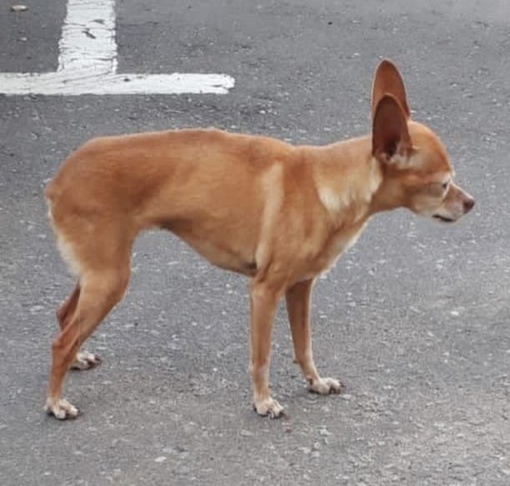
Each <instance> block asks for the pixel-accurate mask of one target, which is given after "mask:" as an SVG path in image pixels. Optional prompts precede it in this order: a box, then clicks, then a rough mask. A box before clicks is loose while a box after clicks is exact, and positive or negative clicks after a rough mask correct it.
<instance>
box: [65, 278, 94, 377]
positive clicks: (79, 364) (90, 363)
mask: <svg viewBox="0 0 510 486" xmlns="http://www.w3.org/2000/svg"><path fill="white" fill-rule="evenodd" d="M80 292H81V287H80V282H79V281H78V282H77V283H76V286H75V287H74V290H73V292H72V293H71V295H70V296H69V297H68V298H67V300H66V301H65V302H64V303H63V304H62V305H61V306H60V307H59V309H58V311H57V318H58V322H59V324H60V330H61V331H64V329H65V328H66V327H67V325H68V324H69V321H70V320H71V317H72V316H73V314H74V312H75V310H76V305H77V303H78V299H79V297H80ZM100 362H101V358H100V357H99V356H98V355H97V354H93V353H89V352H87V351H83V350H81V351H78V352H77V353H76V357H75V359H74V361H73V363H72V364H71V369H74V370H88V369H90V368H93V367H94V366H97V365H98V364H99V363H100Z"/></svg>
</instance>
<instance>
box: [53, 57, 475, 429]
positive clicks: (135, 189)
mask: <svg viewBox="0 0 510 486" xmlns="http://www.w3.org/2000/svg"><path fill="white" fill-rule="evenodd" d="M372 118H373V127H372V135H371V136H366V137H361V138H356V139H352V140H347V141H344V142H339V143H335V144H332V145H328V146H324V147H312V146H292V145H289V144H287V143H284V142H281V141H278V140H275V139H272V138H266V137H259V136H250V135H236V134H231V133H226V132H223V131H218V130H182V131H166V132H159V133H144V134H139V135H129V136H120V137H107V138H98V139H94V140H92V141H90V142H88V143H86V144H85V145H84V146H83V147H81V148H80V149H79V150H77V151H76V152H75V153H74V154H72V155H71V156H70V157H69V159H68V160H67V161H66V162H65V163H64V164H63V166H62V168H61V169H60V171H59V173H58V174H57V175H56V177H55V178H54V179H53V181H52V182H51V183H50V184H49V186H48V188H47V190H46V196H47V199H48V201H49V207H50V217H51V221H52V224H53V228H54V230H55V233H56V235H57V239H58V244H59V248H60V250H61V253H62V255H63V257H64V259H65V260H66V261H67V263H68V264H69V266H70V268H71V269H72V270H73V271H74V272H75V273H76V274H77V277H78V281H77V284H76V287H75V289H74V291H73V292H72V294H71V296H70V297H69V298H68V300H67V301H66V302H65V303H64V304H63V305H62V306H61V308H60V309H59V311H58V312H57V315H58V318H59V322H60V327H61V333H60V335H59V336H58V338H57V339H56V340H55V342H54V344H53V363H52V369H51V378H50V385H49V395H48V399H47V402H46V409H47V411H48V412H49V413H51V414H53V415H55V416H56V417H57V418H59V419H65V418H72V417H75V416H77V415H78V410H77V409H76V408H75V407H74V406H73V405H71V404H70V403H69V402H67V401H66V400H64V399H63V398H62V396H61V391H62V386H63V382H64V377H65V375H66V373H67V371H68V369H69V368H70V367H72V366H74V367H77V368H81V369H83V368H87V367H91V366H93V365H94V364H96V363H97V361H98V358H97V357H96V356H95V355H93V354H90V353H84V352H80V346H81V345H82V344H83V342H84V341H85V340H86V339H87V338H88V337H89V336H90V335H91V334H92V332H93V331H94V330H95V329H96V327H97V326H98V325H99V323H100V322H101V321H102V320H103V319H104V317H105V316H106V315H107V314H108V313H109V312H110V310H111V309H112V308H113V307H114V306H115V304H117V303H118V302H119V301H120V300H121V299H122V297H123V295H124V292H125V290H126V287H127V285H128V280H129V274H130V256H131V249H132V245H133V242H134V240H135V238H136V236H137V235H138V233H139V232H140V231H142V230H146V229H150V228H163V229H167V230H169V231H171V232H173V233H175V234H176V235H178V236H179V237H181V238H182V239H183V240H184V241H185V242H187V243H188V244H189V245H190V246H192V247H193V248H194V249H195V250H196V251H197V252H198V253H200V254H201V255H203V256H204V257H205V258H206V259H207V260H209V261H210V262H211V263H213V264H214V265H217V266H219V267H222V268H225V269H228V270H233V271H235V272H239V273H242V274H244V275H247V276H248V277H250V278H251V288H250V298H251V367H250V369H251V374H252V379H253V388H254V394H253V403H254V407H255V409H256V411H257V412H258V413H259V414H260V415H270V416H271V417H278V416H280V415H281V414H282V410H283V409H282V407H281V406H280V404H279V403H278V402H277V401H276V400H274V399H272V398H271V395H270V392H269V380H268V375H269V358H270V348H271V333H272V327H273V320H274V317H275V312H276V308H277V304H278V301H279V300H280V298H281V297H283V296H285V299H286V303H287V309H288V314H289V321H290V327H291V333H292V338H293V341H294V351H295V357H296V362H297V363H299V365H300V366H301V368H302V371H303V374H304V376H305V378H306V380H307V381H308V383H309V386H310V389H311V390H312V391H315V392H317V393H321V394H327V393H331V392H338V391H339V390H340V383H339V382H338V381H336V380H334V379H332V378H321V377H320V376H319V374H318V372H317V370H316V368H315V364H314V360H313V357H312V346H311V337H310V296H311V291H312V287H313V284H314V281H315V279H316V278H317V276H318V275H319V274H320V273H321V272H324V271H326V270H328V269H329V268H330V267H331V266H332V265H333V264H334V262H335V260H336V259H337V258H338V257H339V255H341V254H342V253H343V252H344V251H346V250H347V249H348V248H349V247H350V246H351V245H352V244H353V243H354V242H355V241H356V238H357V237H358V236H359V234H360V232H361V231H362V229H363V228H364V227H365V225H366V223H367V222H368V220H369V219H370V217H371V216H372V215H374V214H375V213H378V212H380V211H386V210H391V209H394V208H399V207H406V208H408V209H410V210H411V211H413V212H415V213H418V214H422V215H426V216H431V217H436V218H439V219H441V220H443V221H454V220H457V219H458V218H460V217H461V216H462V215H463V214H465V213H467V212H468V211H469V210H470V209H471V208H472V206H473V204H474V201H473V199H472V198H471V197H470V196H469V195H467V194H466V193H465V192H464V191H462V190H461V189H460V188H459V187H458V186H456V185H455V184H454V183H453V181H452V177H453V172H452V168H451V166H450V163H449V161H448V156H447V153H446V150H445V148H444V146H443V144H442V143H441V141H440V140H439V138H438V137H437V136H436V135H435V134H434V133H433V132H432V131H431V130H429V129H428V128H426V127H425V126H424V125H422V124H419V123H416V122H413V121H411V120H410V119H409V108H408V103H407V100H406V94H405V88H404V84H403V81H402V79H401V77H400V74H399V73H398V71H397V69H396V67H395V66H394V65H393V64H392V63H391V62H389V61H383V62H382V63H381V64H380V65H379V67H378V69H377V71H376V75H375V79H374V84H373V93H372Z"/></svg>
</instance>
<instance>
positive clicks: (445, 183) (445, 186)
mask: <svg viewBox="0 0 510 486" xmlns="http://www.w3.org/2000/svg"><path fill="white" fill-rule="evenodd" d="M449 185H450V182H443V183H442V184H441V187H442V188H443V191H446V189H448V186H449Z"/></svg>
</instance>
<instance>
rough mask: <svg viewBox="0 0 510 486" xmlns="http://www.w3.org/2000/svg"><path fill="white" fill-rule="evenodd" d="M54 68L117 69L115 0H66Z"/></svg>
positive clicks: (101, 70) (113, 70)
mask: <svg viewBox="0 0 510 486" xmlns="http://www.w3.org/2000/svg"><path fill="white" fill-rule="evenodd" d="M58 45H59V49H60V56H59V58H58V69H57V71H64V72H67V71H89V70H90V71H92V72H93V73H94V74H98V75H99V74H111V73H115V72H116V70H117V42H116V40H115V0H68V3H67V16H66V19H65V21H64V25H63V27H62V37H61V38H60V42H59V44H58Z"/></svg>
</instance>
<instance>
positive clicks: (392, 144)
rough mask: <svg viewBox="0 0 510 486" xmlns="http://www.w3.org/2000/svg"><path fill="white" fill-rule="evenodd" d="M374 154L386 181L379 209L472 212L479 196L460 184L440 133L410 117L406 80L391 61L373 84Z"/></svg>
mask: <svg viewBox="0 0 510 486" xmlns="http://www.w3.org/2000/svg"><path fill="white" fill-rule="evenodd" d="M372 122H373V124H372V155H373V156H374V158H375V159H377V161H378V162H379V163H380V166H381V170H382V174H383V180H382V183H381V186H380V188H379V190H378V192H377V194H376V199H375V202H376V206H377V208H378V209H392V208H397V207H406V208H408V209H410V210H411V211H413V212H414V213H417V214H420V215H423V216H428V217H432V218H435V219H437V220H439V221H443V222H453V221H457V220H458V219H459V218H460V217H462V216H463V215H465V214H466V213H468V212H469V211H471V209H473V206H474V203H475V201H474V199H473V198H472V197H471V196H470V195H469V194H467V193H466V192H465V191H463V190H462V189H461V188H460V187H459V186H457V185H456V184H455V183H454V181H453V177H454V171H453V168H452V166H451V165H450V162H449V160H448V154H447V152H446V148H445V147H444V145H443V143H442V142H441V140H440V139H439V137H438V136H437V135H436V134H435V133H434V132H433V131H432V130H430V129H429V128H427V127H426V126H425V125H422V124H421V123H417V122H415V121H412V120H411V119H410V110H409V105H408V103H407V96H406V91H405V86H404V82H403V80H402V77H401V76H400V73H399V72H398V69H397V68H396V67H395V65H394V64H393V63H391V62H390V61H387V60H384V61H382V62H381V64H379V66H378V68H377V70H376V73H375V77H374V83H373V86H372Z"/></svg>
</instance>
